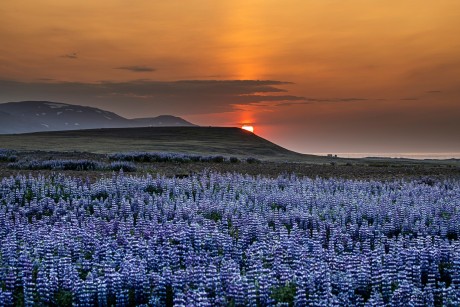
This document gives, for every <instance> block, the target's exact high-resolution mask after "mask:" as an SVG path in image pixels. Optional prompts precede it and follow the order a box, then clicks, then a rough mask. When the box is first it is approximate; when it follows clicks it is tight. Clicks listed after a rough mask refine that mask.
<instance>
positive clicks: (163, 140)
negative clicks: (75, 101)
mask: <svg viewBox="0 0 460 307" xmlns="http://www.w3.org/2000/svg"><path fill="white" fill-rule="evenodd" d="M0 144H1V145H0V147H2V148H9V149H15V150H42V151H67V152H69V151H85V152H93V153H113V152H127V151H155V152H179V153H193V154H202V155H224V156H237V157H255V158H259V159H263V160H269V161H307V160H308V161H310V162H325V161H326V160H327V159H326V158H324V157H318V156H313V155H303V154H299V153H296V152H293V151H290V150H287V149H285V148H283V147H281V146H278V145H276V144H274V143H272V142H270V141H267V140H266V139H264V138H261V137H259V136H257V135H255V134H253V133H251V132H248V131H245V130H242V129H239V128H226V127H148V128H111V129H91V130H74V131H56V132H37V133H27V134H15V135H0Z"/></svg>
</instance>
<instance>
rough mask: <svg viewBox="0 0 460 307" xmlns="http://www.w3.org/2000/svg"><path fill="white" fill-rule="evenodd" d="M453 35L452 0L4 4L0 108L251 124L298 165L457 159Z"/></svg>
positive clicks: (458, 88) (459, 49) (457, 14)
mask: <svg viewBox="0 0 460 307" xmlns="http://www.w3.org/2000/svg"><path fill="white" fill-rule="evenodd" d="M458 33H460V1H458V0H423V1H420V0H414V1H412V0H373V1H369V0H347V1H343V0H283V1H281V0H277V1H275V0H230V1H228V0H220V1H215V0H189V1H184V0H168V1H159V0H131V1H127V0H111V1H108V0H98V1H89V0H66V1H61V0H2V1H1V4H0V41H1V44H0V103H3V102H10V101H21V100H49V101H57V102H65V103H74V104H80V105H87V106H94V107H99V108H103V109H106V110H109V111H113V112H116V113H118V114H120V115H122V116H125V117H128V118H135V117H149V116H158V115H161V114H172V115H177V116H181V117H183V118H185V119H187V120H189V121H192V122H193V123H196V124H199V125H204V126H241V125H242V124H252V125H253V126H254V130H255V133H256V134H258V135H260V136H262V137H264V138H267V139H269V140H270V141H272V142H275V143H277V144H279V145H281V146H283V147H286V148H288V149H291V150H295V151H299V152H304V153H350V152H366V153H371V152H380V153H383V152H393V153H394V152H412V153H413V152H429V153H435V152H457V153H458V152H460V133H459V132H460V35H458Z"/></svg>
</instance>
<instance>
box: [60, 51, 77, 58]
mask: <svg viewBox="0 0 460 307" xmlns="http://www.w3.org/2000/svg"><path fill="white" fill-rule="evenodd" d="M61 58H66V59H71V60H76V59H78V54H77V53H76V52H72V53H68V54H64V55H61Z"/></svg>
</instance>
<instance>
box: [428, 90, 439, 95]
mask: <svg viewBox="0 0 460 307" xmlns="http://www.w3.org/2000/svg"><path fill="white" fill-rule="evenodd" d="M426 93H428V94H439V93H442V91H438V90H435V91H426Z"/></svg>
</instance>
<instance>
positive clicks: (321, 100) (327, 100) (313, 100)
mask: <svg viewBox="0 0 460 307" xmlns="http://www.w3.org/2000/svg"><path fill="white" fill-rule="evenodd" d="M304 99H305V100H304V101H287V102H282V103H278V104H276V106H277V107H289V106H293V105H305V104H313V103H336V102H359V101H368V100H371V99H369V98H356V97H345V98H304ZM376 100H381V99H376Z"/></svg>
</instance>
